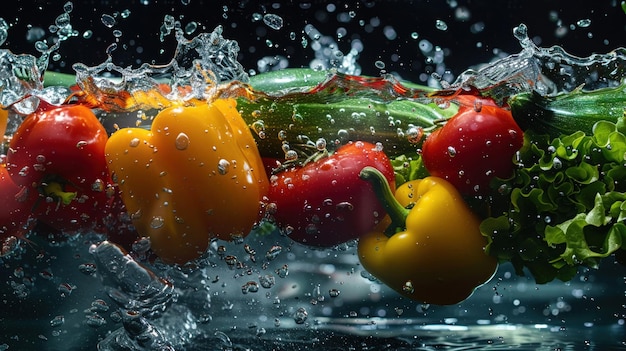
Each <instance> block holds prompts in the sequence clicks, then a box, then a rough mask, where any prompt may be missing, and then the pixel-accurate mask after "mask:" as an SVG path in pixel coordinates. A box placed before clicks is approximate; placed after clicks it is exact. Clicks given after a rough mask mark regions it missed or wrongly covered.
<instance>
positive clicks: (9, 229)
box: [0, 165, 34, 256]
mask: <svg viewBox="0 0 626 351" xmlns="http://www.w3.org/2000/svg"><path fill="white" fill-rule="evenodd" d="M21 195H22V193H21V188H20V187H19V186H17V185H16V184H15V183H14V182H13V179H11V177H10V176H9V172H8V171H7V169H6V168H5V167H4V166H2V165H0V203H1V204H2V210H0V245H3V244H4V243H5V240H7V239H9V238H10V237H16V238H18V239H19V238H23V237H24V235H25V234H26V233H27V232H28V230H29V229H30V228H31V227H32V225H33V224H34V221H33V220H32V218H31V211H30V210H31V204H30V203H28V202H26V199H25V198H24V197H23V196H21ZM0 256H1V254H0Z"/></svg>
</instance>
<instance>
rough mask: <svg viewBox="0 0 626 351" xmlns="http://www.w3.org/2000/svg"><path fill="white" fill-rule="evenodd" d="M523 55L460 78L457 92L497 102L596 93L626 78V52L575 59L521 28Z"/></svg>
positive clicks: (518, 31)
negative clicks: (537, 41)
mask: <svg viewBox="0 0 626 351" xmlns="http://www.w3.org/2000/svg"><path fill="white" fill-rule="evenodd" d="M513 35H514V36H515V38H516V39H517V40H518V41H519V43H520V46H521V47H522V51H521V52H520V53H518V54H514V55H510V56H507V57H504V58H502V59H498V60H496V61H494V62H492V63H489V64H486V65H484V66H483V67H482V68H480V69H478V70H473V69H469V70H467V71H465V72H463V73H462V74H460V75H459V76H458V77H457V79H456V81H455V82H454V83H453V84H452V85H451V88H453V89H458V88H462V89H469V88H470V87H473V88H477V89H478V90H481V91H482V94H483V95H486V96H491V97H493V98H495V99H496V100H497V101H501V102H502V101H504V100H506V98H507V97H509V96H511V95H514V94H518V93H524V92H529V91H536V92H537V93H539V94H541V95H555V94H558V93H563V92H570V91H572V90H574V89H576V88H579V87H582V88H583V90H595V89H599V88H604V87H615V86H618V85H619V84H621V82H622V81H623V80H624V76H625V75H626V48H617V49H615V50H613V51H611V52H608V53H604V54H593V55H590V56H588V57H577V56H574V55H571V54H569V53H567V51H565V49H563V48H562V47H560V46H553V47H550V48H542V47H538V46H536V45H535V44H534V43H533V42H532V41H531V40H530V38H529V37H528V28H527V27H526V25H525V24H520V25H519V26H518V27H516V28H515V29H514V30H513Z"/></svg>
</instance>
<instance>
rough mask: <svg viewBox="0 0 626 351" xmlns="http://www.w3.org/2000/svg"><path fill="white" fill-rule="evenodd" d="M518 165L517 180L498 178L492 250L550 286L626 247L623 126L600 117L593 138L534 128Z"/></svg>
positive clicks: (490, 221) (489, 232)
mask: <svg viewBox="0 0 626 351" xmlns="http://www.w3.org/2000/svg"><path fill="white" fill-rule="evenodd" d="M620 122H621V121H620ZM618 124H620V125H621V123H618ZM514 162H515V163H516V164H517V166H518V168H517V170H516V171H515V175H514V176H513V177H511V178H509V179H497V180H495V181H494V182H493V184H492V185H493V189H495V191H494V195H493V197H492V203H491V206H490V209H491V213H490V216H489V217H488V218H486V219H484V220H483V222H482V223H481V231H482V233H483V235H484V236H485V237H486V238H487V240H488V245H487V248H486V249H487V252H488V253H489V254H491V255H493V256H495V257H497V258H498V259H499V260H500V261H503V262H504V261H510V262H511V263H512V264H513V266H514V267H515V270H516V273H517V274H518V275H524V274H525V272H526V271H528V272H530V274H532V276H533V277H534V278H535V281H536V282H537V283H547V282H549V281H552V280H554V279H560V280H562V281H568V280H570V279H572V277H574V275H575V274H576V273H577V271H578V268H580V267H582V266H585V267H590V268H597V267H598V266H599V265H600V262H601V260H602V259H603V258H606V257H608V256H610V255H612V254H613V253H615V252H616V251H618V250H620V249H622V250H624V249H626V223H625V219H626V136H625V135H624V134H623V133H622V131H620V128H618V125H616V124H615V123H612V122H609V121H599V122H597V123H595V125H594V127H593V133H592V134H590V135H587V134H585V133H584V132H581V131H578V132H575V133H572V134H570V135H565V136H561V137H557V138H554V139H550V138H549V137H548V136H546V135H537V134H535V133H533V132H532V131H531V130H528V131H527V132H526V133H525V143H524V146H523V147H522V149H521V150H520V151H519V153H518V156H517V157H516V160H515V161H514ZM494 209H504V210H502V211H501V212H500V213H497V212H496V211H495V210H494Z"/></svg>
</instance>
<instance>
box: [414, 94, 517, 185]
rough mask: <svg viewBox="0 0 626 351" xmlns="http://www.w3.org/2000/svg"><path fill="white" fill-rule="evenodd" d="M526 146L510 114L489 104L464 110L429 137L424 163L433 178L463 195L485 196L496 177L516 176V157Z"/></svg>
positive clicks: (424, 149) (464, 108)
mask: <svg viewBox="0 0 626 351" xmlns="http://www.w3.org/2000/svg"><path fill="white" fill-rule="evenodd" d="M523 143H524V135H523V132H522V130H521V129H520V127H519V126H518V125H517V123H516V122H515V120H514V119H513V117H512V116H511V112H510V111H508V110H505V109H503V108H500V107H497V106H489V105H485V104H483V105H482V106H480V107H478V108H476V107H474V106H471V107H466V106H464V107H461V108H460V109H459V112H458V113H457V114H456V115H454V116H453V117H452V118H451V119H450V120H448V121H447V122H446V124H445V125H444V126H443V127H441V128H439V129H437V130H435V131H434V132H432V133H431V134H430V135H429V136H428V138H427V139H426V141H425V142H424V145H423V147H422V149H423V161H424V165H425V166H426V169H427V170H428V171H429V172H430V174H431V175H434V176H437V177H441V178H444V179H446V180H447V181H449V182H450V183H452V184H453V185H454V186H455V187H456V188H457V189H458V190H459V191H460V192H461V193H462V194H464V195H479V194H485V193H487V192H488V191H489V183H490V181H491V180H492V179H493V178H494V177H499V178H506V177H509V176H511V175H512V174H513V167H514V165H513V155H514V154H515V152H516V151H517V150H519V149H520V148H521V147H522V145H523Z"/></svg>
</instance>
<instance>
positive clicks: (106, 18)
mask: <svg viewBox="0 0 626 351" xmlns="http://www.w3.org/2000/svg"><path fill="white" fill-rule="evenodd" d="M100 19H101V21H102V24H104V25H105V26H106V27H108V28H112V27H113V26H114V25H115V23H116V21H115V18H114V17H113V16H111V15H107V14H103V15H102V17H101V18H100Z"/></svg>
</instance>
